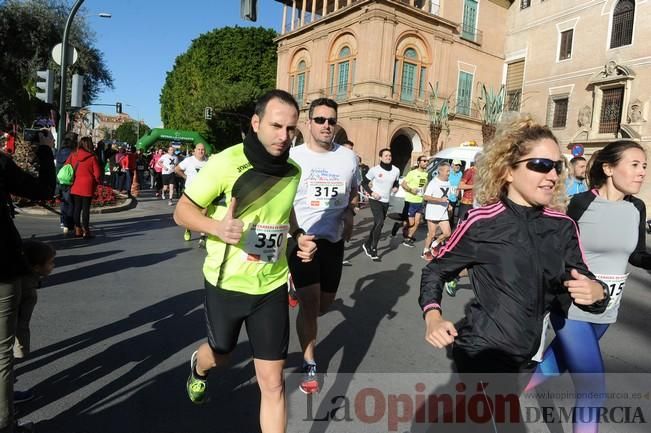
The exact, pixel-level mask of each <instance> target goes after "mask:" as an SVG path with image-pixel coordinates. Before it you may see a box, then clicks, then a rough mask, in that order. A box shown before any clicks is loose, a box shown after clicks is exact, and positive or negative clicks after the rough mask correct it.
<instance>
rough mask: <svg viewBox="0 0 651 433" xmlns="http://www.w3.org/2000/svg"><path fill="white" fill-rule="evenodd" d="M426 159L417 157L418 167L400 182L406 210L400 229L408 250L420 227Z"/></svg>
mask: <svg viewBox="0 0 651 433" xmlns="http://www.w3.org/2000/svg"><path fill="white" fill-rule="evenodd" d="M427 161H428V160H427V157H426V156H419V157H418V165H417V166H416V168H415V169H413V170H412V171H410V172H409V173H407V176H405V178H404V179H403V180H402V184H401V186H402V189H404V190H405V207H407V206H409V207H408V208H407V217H408V218H407V220H406V221H405V226H404V227H403V229H402V234H403V236H404V238H405V240H404V241H403V242H402V244H403V245H404V246H407V247H409V248H413V247H414V243H415V241H416V239H415V238H414V235H415V234H416V230H418V227H419V226H420V220H421V217H422V214H423V212H424V208H423V195H424V194H425V186H427V177H428V176H427V171H426V170H425V168H426V167H427Z"/></svg>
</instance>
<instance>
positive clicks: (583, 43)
mask: <svg viewBox="0 0 651 433" xmlns="http://www.w3.org/2000/svg"><path fill="white" fill-rule="evenodd" d="M507 28H508V33H507V38H506V46H505V68H504V76H505V78H504V79H505V82H506V84H507V89H508V93H509V98H510V101H511V102H512V103H513V104H514V105H516V106H519V108H520V110H521V111H528V112H531V113H533V114H534V115H535V116H537V117H538V118H540V119H541V120H542V121H545V122H547V124H548V125H549V126H550V127H551V128H552V129H553V131H554V134H556V136H557V137H558V139H559V140H560V142H561V144H562V145H563V146H565V147H567V149H568V152H569V149H571V148H572V146H574V145H576V144H580V145H582V146H584V148H585V154H586V156H588V157H589V156H590V155H591V154H592V153H593V152H594V151H595V150H596V149H599V148H601V147H603V146H604V145H605V144H606V143H608V142H610V141H612V140H615V139H617V138H628V139H632V140H635V141H638V142H640V143H642V144H643V145H646V146H647V147H648V145H649V144H651V122H649V120H651V118H650V117H649V116H650V114H651V112H650V111H649V110H650V106H649V104H650V103H651V100H650V99H651V49H650V48H649V40H650V39H651V2H650V1H648V0H563V1H557V0H519V1H517V2H515V3H514V4H513V5H512V6H511V8H510V10H509V14H508V27H507ZM641 195H642V197H643V198H645V199H646V201H647V203H651V187H650V185H649V182H648V181H647V183H646V185H645V187H644V188H643V191H642V194H641Z"/></svg>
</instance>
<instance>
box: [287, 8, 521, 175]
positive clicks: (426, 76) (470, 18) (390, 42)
mask: <svg viewBox="0 0 651 433" xmlns="http://www.w3.org/2000/svg"><path fill="white" fill-rule="evenodd" d="M277 1H279V2H280V3H282V4H283V11H284V13H283V22H282V27H281V29H282V30H281V35H280V36H279V37H278V38H277V42H278V71H277V77H278V78H277V86H278V87H279V88H281V89H285V90H288V91H289V92H291V93H292V94H293V95H294V96H295V97H296V99H297V100H298V102H299V104H300V106H301V125H300V134H299V137H298V141H299V142H301V141H302V140H303V137H304V136H305V135H306V134H307V129H306V126H305V122H304V121H305V120H306V119H307V109H308V107H309V104H310V102H311V101H313V100H315V99H317V98H320V97H329V98H332V99H334V100H336V101H337V102H338V103H339V123H338V126H337V129H338V130H337V136H336V140H337V141H338V142H341V141H343V140H345V139H350V140H352V141H353V142H354V143H355V150H356V152H357V153H358V154H359V155H360V156H361V157H362V159H363V161H364V162H365V163H367V164H369V165H373V164H376V163H377V162H378V160H379V158H378V157H377V153H378V151H379V150H380V149H382V148H387V147H388V148H390V149H391V150H392V151H393V154H394V164H396V165H397V166H398V167H399V168H401V169H403V170H404V169H406V168H408V167H409V165H410V164H411V163H413V161H414V160H415V158H416V157H417V156H419V155H421V154H429V152H430V148H433V149H435V150H436V149H441V148H443V147H450V146H458V145H460V144H461V143H463V142H467V141H470V140H474V141H476V142H478V143H481V119H480V113H479V112H478V110H477V98H478V96H479V92H478V86H479V85H481V84H485V85H486V86H487V87H491V88H498V87H499V86H500V85H501V84H502V81H503V78H504V77H503V75H504V74H503V70H504V41H505V39H506V22H507V16H508V13H509V6H510V2H509V1H500V0H455V1H450V0H426V1H422V0H421V1H418V0H405V1H398V0H357V1H355V0H277ZM437 82H438V84H439V101H438V104H437V108H439V107H440V104H441V98H440V97H441V96H442V97H443V98H448V100H449V103H450V107H451V113H452V116H451V119H450V121H449V123H448V125H447V128H444V131H443V132H442V133H441V135H440V137H439V139H438V142H437V143H434V145H433V146H432V143H431V139H430V132H429V124H430V121H429V116H428V113H427V107H428V104H429V103H430V94H431V92H432V86H435V85H436V83H437Z"/></svg>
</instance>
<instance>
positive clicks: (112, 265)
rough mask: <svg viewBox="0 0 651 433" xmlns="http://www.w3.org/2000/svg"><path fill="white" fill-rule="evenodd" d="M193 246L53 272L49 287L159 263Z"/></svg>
mask: <svg viewBox="0 0 651 433" xmlns="http://www.w3.org/2000/svg"><path fill="white" fill-rule="evenodd" d="M191 250H192V248H178V249H176V250H171V251H166V252H164V253H150V254H141V255H139V256H131V257H123V258H120V259H114V260H108V261H106V262H102V263H95V264H92V265H88V266H84V267H81V268H77V269H71V270H69V271H64V272H59V273H56V271H55V273H54V274H52V275H51V276H49V277H48V278H47V283H46V286H47V287H52V286H56V285H58V284H64V283H70V282H73V281H81V280H85V279H88V278H95V277H97V276H99V275H103V274H111V273H114V272H124V270H125V269H128V268H146V267H148V266H151V265H155V264H157V263H161V262H164V261H166V260H170V259H172V258H174V257H176V256H177V255H178V254H181V253H184V252H186V251H191Z"/></svg>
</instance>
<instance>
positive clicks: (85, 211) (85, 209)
mask: <svg viewBox="0 0 651 433" xmlns="http://www.w3.org/2000/svg"><path fill="white" fill-rule="evenodd" d="M72 200H73V205H74V207H73V210H72V216H73V218H74V221H75V227H83V228H84V229H86V230H88V229H89V227H90V222H89V219H90V202H91V201H92V200H93V198H92V197H83V196H80V195H75V194H72ZM82 216H83V220H84V224H83V225H82V224H81V220H82Z"/></svg>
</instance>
